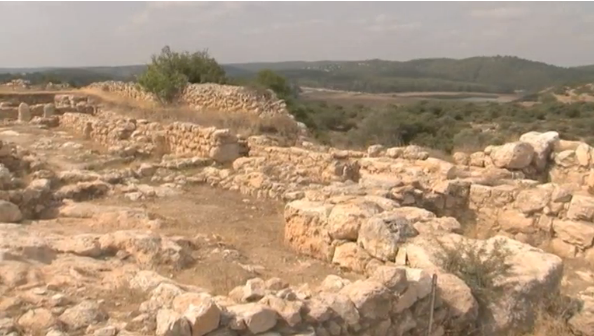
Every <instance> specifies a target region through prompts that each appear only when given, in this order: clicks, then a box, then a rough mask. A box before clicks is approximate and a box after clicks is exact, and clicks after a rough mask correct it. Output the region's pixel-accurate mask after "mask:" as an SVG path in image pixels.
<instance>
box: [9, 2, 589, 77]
mask: <svg viewBox="0 0 594 336" xmlns="http://www.w3.org/2000/svg"><path fill="white" fill-rule="evenodd" d="M0 13H1V17H2V19H1V20H0V46H1V47H0V67H30V66H88V65H126V64H140V63H146V62H147V61H148V60H149V59H150V55H151V54H153V53H156V52H158V51H159V50H160V49H161V47H163V46H164V45H166V44H168V45H170V46H171V47H172V48H173V49H175V50H190V51H191V50H199V49H204V48H208V49H209V50H210V52H211V54H212V55H213V56H214V57H215V58H217V60H219V62H222V63H232V62H252V61H284V60H322V59H333V60H339V59H341V60H355V59H370V58H381V59H389V60H402V61H404V60H409V59H413V58H427V57H453V58H463V57H470V56H477V55H497V54H500V55H516V56H519V57H524V58H529V59H533V60H539V61H544V62H547V63H553V64H557V65H564V66H571V65H580V64H593V63H594V3H592V2H581V3H577V2H574V3H569V2H548V3H544V2H540V3H536V2H450V3H445V2H0Z"/></svg>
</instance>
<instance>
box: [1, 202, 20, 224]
mask: <svg viewBox="0 0 594 336" xmlns="http://www.w3.org/2000/svg"><path fill="white" fill-rule="evenodd" d="M22 219H23V214H22V213H21V210H20V209H19V207H18V206H16V205H15V204H13V203H10V202H7V201H2V200H0V222H2V223H18V222H20V221H21V220H22Z"/></svg>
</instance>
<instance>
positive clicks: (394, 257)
mask: <svg viewBox="0 0 594 336" xmlns="http://www.w3.org/2000/svg"><path fill="white" fill-rule="evenodd" d="M285 221H286V226H285V240H286V242H287V244H288V245H289V246H291V247H292V248H293V249H294V250H296V251H298V252H299V253H301V254H305V255H308V256H311V257H314V258H317V259H321V260H325V261H327V262H331V263H333V264H336V265H338V266H340V267H341V268H344V269H347V270H351V271H355V272H358V273H363V274H370V273H373V272H377V270H378V269H380V270H381V269H383V267H386V266H383V265H396V267H400V266H404V265H410V266H411V267H419V268H422V269H424V272H429V273H434V274H437V279H438V283H441V284H442V287H441V288H442V290H441V291H440V292H439V296H440V298H441V300H443V301H444V306H446V307H448V312H449V313H450V314H451V315H450V319H451V320H450V321H452V320H453V321H460V319H462V320H464V321H466V322H467V323H468V322H473V323H476V322H478V324H479V327H481V328H483V331H484V333H483V334H484V335H502V334H505V332H507V331H509V330H510V329H514V330H516V331H518V330H527V329H529V328H530V326H531V324H532V323H533V322H534V316H533V314H534V307H536V306H538V305H539V303H540V302H543V300H544V298H543V297H542V295H540V294H541V293H543V292H554V291H555V290H556V289H557V288H558V287H559V285H560V281H561V276H562V271H563V266H562V265H563V264H562V261H561V259H560V258H559V257H557V256H554V255H552V254H547V253H544V252H543V251H542V250H537V249H534V248H531V247H530V246H528V245H526V244H523V243H520V242H517V241H515V240H512V239H509V238H506V237H502V236H499V237H494V238H491V239H489V240H486V241H484V242H481V241H475V240H472V239H468V238H465V237H463V236H460V235H459V234H456V232H458V233H459V232H461V229H462V226H461V224H460V223H459V222H458V221H457V220H456V219H454V218H452V217H437V216H436V215H435V214H433V213H431V212H429V211H426V210H423V209H420V208H417V207H400V206H399V205H398V204H397V202H395V201H390V200H388V199H386V198H383V197H378V196H364V197H354V196H351V197H346V198H345V197H335V198H331V199H327V200H325V201H309V200H298V201H293V202H290V203H288V204H287V205H286V208H285ZM435 241H439V242H440V243H441V244H447V245H449V246H450V248H454V249H460V248H461V247H462V246H464V245H465V244H471V245H472V246H474V247H472V248H474V249H478V248H480V246H482V245H481V244H484V245H485V246H491V248H486V249H485V250H484V251H485V252H484V253H485V254H487V255H488V254H489V253H491V252H489V251H494V247H493V246H495V245H496V244H498V243H501V244H502V246H504V247H505V249H507V250H508V251H510V253H511V254H510V256H509V257H508V258H509V259H507V260H506V262H509V263H512V264H513V265H514V270H515V273H514V275H513V276H510V277H508V278H505V279H502V282H501V283H500V285H501V286H502V288H504V292H505V293H506V295H505V297H500V298H493V302H492V303H491V305H489V307H485V309H486V314H485V316H492V317H493V320H482V319H481V320H479V321H477V319H478V314H477V309H478V304H477V302H476V300H475V298H474V297H473V296H472V294H471V291H470V289H469V288H468V287H467V285H465V284H464V282H463V281H462V280H461V279H459V278H457V277H455V276H453V275H451V274H449V273H447V272H446V271H445V270H444V269H442V268H441V264H440V263H439V259H438V255H439V253H442V252H443V251H440V249H439V245H438V244H436V242H435ZM493 253H496V252H493ZM528 260H530V261H531V262H532V263H531V264H530V263H527V261H528ZM390 267H392V266H390ZM372 277H373V276H372ZM539 295H540V296H539ZM525 302H529V304H526V303H525ZM510 304H511V305H513V306H514V307H515V308H514V309H513V314H512V311H510V309H509V305H510ZM459 334H463V333H459Z"/></svg>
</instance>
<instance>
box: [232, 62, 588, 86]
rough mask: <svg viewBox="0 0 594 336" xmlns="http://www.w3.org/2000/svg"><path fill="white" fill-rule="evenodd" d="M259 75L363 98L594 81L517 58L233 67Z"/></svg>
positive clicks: (583, 70)
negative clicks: (356, 93)
mask: <svg viewBox="0 0 594 336" xmlns="http://www.w3.org/2000/svg"><path fill="white" fill-rule="evenodd" d="M232 65H233V66H234V67H237V68H241V69H245V70H249V71H258V70H260V69H264V68H270V69H272V70H275V71H278V72H279V73H281V74H283V75H284V76H286V77H288V78H289V79H291V80H293V81H295V82H297V83H298V84H300V85H303V86H311V87H325V88H330V89H337V90H347V91H363V92H403V91H484V92H497V93H505V92H513V91H515V90H525V91H537V90H540V89H543V88H546V87H550V86H557V85H563V84H567V83H574V82H575V83H584V82H593V81H594V66H583V67H574V68H564V67H558V66H554V65H550V64H546V63H542V62H535V61H530V60H526V59H521V58H518V57H514V56H494V57H471V58H466V59H460V60H457V59H448V58H431V59H417V60H411V61H406V62H398V61H384V60H366V61H319V62H277V63H247V64H232Z"/></svg>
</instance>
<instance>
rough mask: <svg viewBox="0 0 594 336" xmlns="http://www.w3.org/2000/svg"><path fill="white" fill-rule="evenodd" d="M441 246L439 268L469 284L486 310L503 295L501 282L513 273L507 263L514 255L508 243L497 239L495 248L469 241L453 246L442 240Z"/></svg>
mask: <svg viewBox="0 0 594 336" xmlns="http://www.w3.org/2000/svg"><path fill="white" fill-rule="evenodd" d="M437 244H438V246H439V247H440V252H439V253H438V254H437V256H436V257H437V262H438V263H439V265H440V266H441V267H442V268H443V269H444V270H445V271H446V272H449V273H452V274H454V275H456V276H457V277H459V278H460V279H462V280H463V281H464V282H465V283H466V284H467V285H468V287H469V288H470V290H471V291H472V295H473V296H474V297H475V299H476V300H477V302H478V303H479V306H481V307H485V306H486V305H487V304H488V303H489V302H491V301H495V300H497V299H498V298H500V297H501V295H503V293H502V290H501V288H499V287H498V286H497V280H498V279H500V278H501V277H505V276H508V275H509V274H510V271H511V265H509V263H508V262H507V261H508V258H509V257H510V255H511V252H510V251H509V250H508V249H507V248H506V247H505V246H504V245H503V244H504V241H502V240H496V241H494V242H493V244H492V245H491V244H487V242H486V241H471V240H466V239H465V240H463V241H460V242H458V243H456V246H453V247H449V246H445V245H444V244H442V243H441V242H439V241H437ZM489 245H491V246H489Z"/></svg>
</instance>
